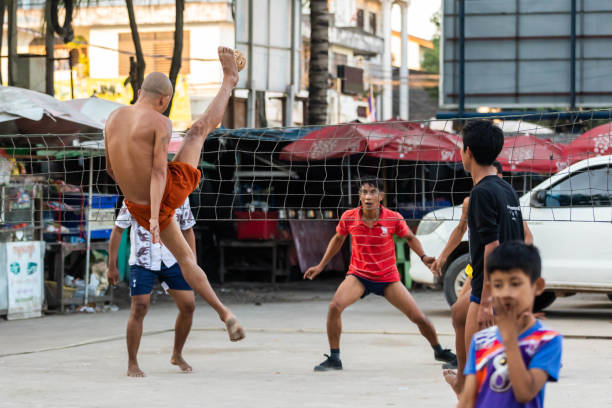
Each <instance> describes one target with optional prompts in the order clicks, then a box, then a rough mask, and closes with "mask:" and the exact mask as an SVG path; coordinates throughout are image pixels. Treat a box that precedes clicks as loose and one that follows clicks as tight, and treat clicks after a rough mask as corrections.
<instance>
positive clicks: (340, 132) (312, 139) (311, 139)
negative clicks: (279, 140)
mask: <svg viewBox="0 0 612 408" xmlns="http://www.w3.org/2000/svg"><path fill="white" fill-rule="evenodd" d="M390 129H391V128H390V127H389V128H387V125H381V124H358V123H355V124H353V123H350V124H344V125H338V126H327V127H323V128H321V129H319V130H315V131H314V132H311V133H309V134H308V135H306V136H305V137H303V138H302V139H300V140H298V141H296V142H293V143H291V144H288V145H287V146H285V147H283V150H282V152H281V155H280V158H281V159H282V160H288V161H306V160H325V159H335V158H340V157H344V156H349V155H351V154H355V153H360V152H365V151H366V150H368V149H369V150H371V149H374V148H378V147H380V146H382V145H384V144H385V143H388V142H389V141H391V136H390V135H389V134H388V132H391V130H390Z"/></svg>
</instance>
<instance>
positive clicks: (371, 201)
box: [304, 179, 457, 371]
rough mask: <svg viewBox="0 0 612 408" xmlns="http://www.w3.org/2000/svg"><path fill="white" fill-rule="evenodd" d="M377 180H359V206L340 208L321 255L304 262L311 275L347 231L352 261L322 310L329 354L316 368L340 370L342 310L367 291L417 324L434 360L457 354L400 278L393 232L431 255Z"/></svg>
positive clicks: (307, 276) (452, 359)
mask: <svg viewBox="0 0 612 408" xmlns="http://www.w3.org/2000/svg"><path fill="white" fill-rule="evenodd" d="M382 191H383V190H382V186H381V183H380V181H379V180H374V179H367V180H365V179H364V180H363V181H362V182H361V187H360V188H359V200H360V202H361V206H360V207H358V208H355V209H352V210H348V211H345V212H344V214H342V217H341V219H340V222H339V223H338V226H337V227H336V235H334V236H333V238H332V239H331V241H330V242H329V245H328V246H327V250H326V251H325V255H323V258H322V259H321V262H319V264H318V265H316V266H313V267H310V268H308V270H307V271H306V273H304V279H311V280H312V279H314V278H315V277H316V276H317V275H318V274H320V273H321V271H322V270H323V269H324V268H325V265H327V263H328V262H329V261H330V260H331V259H332V258H333V257H334V255H336V254H337V253H338V251H339V250H340V248H342V245H343V244H344V241H345V240H346V237H347V235H349V234H351V237H352V255H351V265H350V267H349V270H348V273H347V275H346V278H345V279H344V281H343V282H342V283H341V284H340V286H339V287H338V289H337V290H336V293H335V295H334V298H333V299H332V301H331V303H330V304H329V312H328V314H327V338H328V340H329V347H330V352H331V354H330V355H326V357H327V359H326V360H325V361H324V362H322V363H321V364H319V365H317V366H315V368H314V370H315V371H328V370H341V369H342V362H341V361H340V334H341V333H342V318H341V316H342V311H343V310H344V309H346V308H347V307H348V306H350V305H352V304H353V303H355V302H356V301H357V300H358V299H359V298H362V297H365V296H366V295H368V294H370V293H374V294H376V295H379V296H384V297H385V298H386V299H387V300H388V301H389V303H391V304H392V305H393V306H395V307H396V308H397V309H398V310H399V311H401V312H402V313H404V314H405V315H406V316H408V318H409V319H410V320H411V321H412V322H413V323H415V324H416V325H417V326H418V327H419V331H420V332H421V334H422V335H423V336H424V337H425V338H426V339H427V341H428V342H429V344H431V347H432V348H433V349H434V357H435V359H436V360H438V361H444V362H450V363H454V362H456V361H457V357H456V356H455V354H453V353H452V352H451V351H450V350H448V349H443V348H442V347H441V346H440V343H439V342H438V336H437V334H436V329H435V328H434V327H433V325H432V324H431V322H430V321H429V320H428V319H427V317H426V316H425V315H424V314H423V312H422V311H421V310H420V309H419V307H418V306H417V304H416V302H415V301H414V298H413V297H412V296H411V295H410V292H408V290H407V289H406V287H405V286H404V285H403V284H402V283H401V282H400V276H399V272H398V270H397V266H396V264H395V262H396V260H395V243H394V241H393V234H395V235H397V236H398V237H400V238H406V241H407V242H408V245H409V246H410V248H412V250H413V251H414V252H415V253H416V254H417V255H419V257H420V258H421V261H422V262H424V263H425V264H426V265H427V266H430V265H431V264H432V263H433V262H434V261H435V258H433V257H430V256H426V255H425V252H424V251H423V248H422V247H421V243H420V242H419V240H418V239H417V238H416V237H415V236H414V234H412V232H411V231H410V228H408V225H406V221H404V219H403V217H402V216H401V215H400V214H399V213H397V212H395V211H391V210H388V209H387V208H385V207H383V206H382V205H381V201H382V199H383V196H384V193H383V192H382Z"/></svg>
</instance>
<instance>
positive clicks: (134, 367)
mask: <svg viewBox="0 0 612 408" xmlns="http://www.w3.org/2000/svg"><path fill="white" fill-rule="evenodd" d="M127 375H128V377H139V378H141V377H146V376H145V373H144V372H143V371H142V370H141V369H140V367H138V363H134V364H128V370H127Z"/></svg>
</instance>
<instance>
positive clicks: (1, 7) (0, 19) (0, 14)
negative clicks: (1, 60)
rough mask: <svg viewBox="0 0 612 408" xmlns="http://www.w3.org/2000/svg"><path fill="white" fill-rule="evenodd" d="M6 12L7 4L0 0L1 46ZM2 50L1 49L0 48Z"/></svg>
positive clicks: (0, 77)
mask: <svg viewBox="0 0 612 408" xmlns="http://www.w3.org/2000/svg"><path fill="white" fill-rule="evenodd" d="M5 11H6V3H5V2H4V0H0V27H2V29H0V45H2V35H3V34H4V12H5ZM0 48H1V47H0ZM0 84H2V64H0Z"/></svg>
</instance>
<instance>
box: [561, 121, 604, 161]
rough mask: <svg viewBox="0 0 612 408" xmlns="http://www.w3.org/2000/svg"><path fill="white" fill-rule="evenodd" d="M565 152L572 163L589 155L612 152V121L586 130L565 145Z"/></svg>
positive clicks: (601, 154)
mask: <svg viewBox="0 0 612 408" xmlns="http://www.w3.org/2000/svg"><path fill="white" fill-rule="evenodd" d="M564 153H565V155H566V156H567V159H568V161H569V163H570V164H571V163H575V162H577V161H580V160H583V159H587V158H589V157H595V156H603V155H608V154H612V122H610V123H606V124H605V125H601V126H597V127H594V128H593V129H591V130H588V131H586V132H584V133H583V134H582V135H580V136H579V137H578V138H576V139H575V140H574V141H573V142H571V143H570V144H568V145H566V146H565V149H564Z"/></svg>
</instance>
